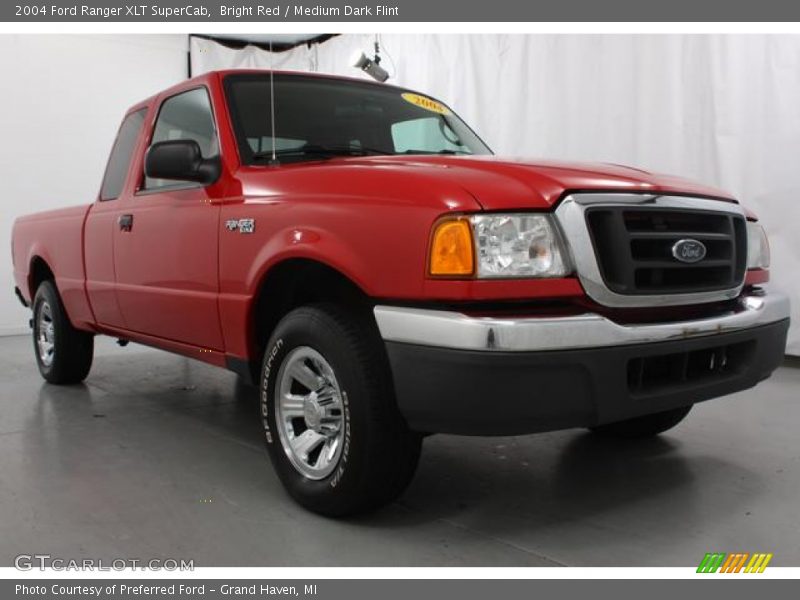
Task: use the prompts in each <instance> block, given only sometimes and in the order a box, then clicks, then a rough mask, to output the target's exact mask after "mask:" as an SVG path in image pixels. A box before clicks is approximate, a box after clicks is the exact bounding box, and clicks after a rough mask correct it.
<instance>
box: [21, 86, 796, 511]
mask: <svg viewBox="0 0 800 600" xmlns="http://www.w3.org/2000/svg"><path fill="white" fill-rule="evenodd" d="M13 260H14V272H15V278H16V285H17V288H16V293H17V295H18V296H19V298H20V299H21V301H22V302H23V303H24V304H25V305H26V306H31V307H32V310H33V318H32V321H31V323H32V327H33V341H34V349H35V354H36V361H37V363H38V366H39V370H40V371H41V374H42V375H43V377H44V378H45V379H46V380H47V381H49V382H50V383H54V384H68V383H75V382H79V381H81V380H83V379H84V378H85V377H86V376H87V375H88V373H89V369H90V367H91V363H92V353H93V336H94V335H96V334H105V335H109V336H114V337H117V338H119V339H120V340H123V341H128V340H131V341H135V342H139V343H142V344H147V345H150V346H155V347H158V348H162V349H164V350H169V351H171V352H177V353H179V354H182V355H184V356H188V357H192V358H196V359H198V360H202V361H204V362H207V363H210V364H213V365H218V366H221V367H227V368H228V369H231V370H233V371H236V372H237V373H240V374H241V375H242V376H244V377H248V378H250V379H251V380H252V381H254V382H258V385H259V386H260V391H261V400H260V405H261V408H260V418H261V420H262V422H263V428H264V436H265V439H266V442H267V447H268V449H269V454H270V456H271V459H272V462H273V463H274V466H275V468H276V470H277V472H278V474H279V476H280V478H281V480H282V482H283V483H284V484H285V486H286V488H287V490H288V491H289V493H290V494H291V495H292V496H293V497H294V498H295V499H297V500H298V501H299V502H300V503H302V504H303V505H304V506H306V507H308V508H309V509H311V510H314V511H317V512H320V513H323V514H327V515H345V514H352V513H355V512H359V511H364V510H368V509H371V508H375V507H377V506H380V505H382V504H385V503H386V502H388V501H390V500H392V499H393V498H395V497H396V496H397V495H398V494H400V493H401V492H402V490H403V489H404V488H405V486H406V485H407V484H408V482H409V481H410V479H411V477H412V476H413V473H414V470H415V468H416V465H417V461H418V458H419V452H420V447H421V441H422V439H423V438H424V437H425V435H426V434H431V433H437V432H442V433H451V434H466V435H516V434H525V433H531V432H537V431H547V430H554V429H561V428H570V427H588V428H591V429H592V430H594V431H596V432H597V433H600V434H604V435H613V436H618V437H640V436H647V435H655V434H658V433H660V432H662V431H665V430H666V429H668V428H670V427H672V426H674V425H675V424H677V423H678V422H679V421H680V420H681V419H683V417H684V416H686V414H687V413H688V412H689V410H690V408H691V406H692V405H693V404H694V403H696V402H700V401H702V400H706V399H709V398H714V397H718V396H723V395H726V394H730V393H732V392H736V391H738V390H743V389H746V388H749V387H752V386H754V385H755V384H756V383H758V382H759V381H761V380H762V379H765V378H766V377H768V376H769V375H770V373H771V372H772V371H773V370H774V369H775V368H776V367H777V366H778V365H779V364H780V363H781V361H782V357H783V353H784V347H785V342H786V334H787V329H788V325H789V302H788V299H787V298H786V297H785V296H784V295H781V294H779V293H777V292H774V291H771V290H770V291H767V290H766V288H765V287H764V286H763V285H762V284H764V283H766V282H767V280H768V267H769V248H768V244H767V240H766V237H765V235H764V231H763V229H762V228H761V226H760V225H759V224H758V223H757V221H756V218H755V216H754V215H752V214H751V213H749V212H747V211H746V210H745V209H743V208H742V206H741V205H740V204H739V203H738V202H737V201H736V200H735V199H734V198H732V197H731V196H730V195H728V194H726V193H725V192H722V191H719V190H716V189H712V188H709V187H705V186H701V185H697V184H694V183H690V182H688V181H685V180H683V179H678V178H675V177H668V176H662V175H655V174H652V173H648V172H645V171H641V170H638V169H633V168H627V167H622V166H615V165H589V164H567V163H559V162H548V161H532V160H518V159H504V158H497V157H495V156H493V155H492V153H491V151H490V150H489V148H488V147H487V146H486V144H484V143H483V142H482V141H481V139H480V138H479V137H478V136H477V135H476V134H475V133H474V132H473V131H472V130H471V129H470V128H469V127H468V126H467V125H466V124H465V123H464V122H463V121H462V120H461V119H459V118H458V116H456V114H455V113H453V111H452V110H451V109H450V108H449V107H448V106H446V105H445V104H443V103H441V102H439V101H437V100H435V99H433V98H430V97H427V96H425V95H422V94H418V93H415V92H412V91H410V90H407V89H401V88H397V87H392V86H388V85H383V84H377V83H372V82H366V81H362V80H352V79H344V78H336V77H330V76H320V75H312V74H300V73H270V72H269V71H225V72H214V73H209V74H206V75H203V76H201V77H196V78H194V79H191V80H188V81H185V82H183V83H181V84H179V85H176V86H175V87H173V88H171V89H168V90H166V91H164V92H162V93H160V94H158V95H157V96H154V97H152V98H150V99H148V100H145V101H143V102H141V103H139V104H136V105H135V106H133V107H132V108H131V109H130V110H129V111H128V112H127V114H126V115H125V118H124V119H123V121H122V125H121V127H120V129H119V133H118V134H117V138H116V141H115V143H114V145H113V148H112V150H111V155H110V158H109V160H108V166H107V168H106V172H105V177H104V179H103V182H102V185H101V188H100V192H99V195H98V197H97V199H96V201H95V202H93V203H92V204H90V205H83V206H79V207H75V208H67V209H63V210H54V211H48V212H44V213H39V214H35V215H32V216H27V217H23V218H20V219H19V220H18V221H17V222H16V223H15V225H14V231H13Z"/></svg>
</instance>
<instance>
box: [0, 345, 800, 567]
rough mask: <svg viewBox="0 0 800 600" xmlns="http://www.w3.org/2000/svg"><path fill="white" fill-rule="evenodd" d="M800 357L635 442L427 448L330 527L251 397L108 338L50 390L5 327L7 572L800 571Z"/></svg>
mask: <svg viewBox="0 0 800 600" xmlns="http://www.w3.org/2000/svg"><path fill="white" fill-rule="evenodd" d="M798 390H800V369H797V368H791V367H785V368H782V369H780V370H779V371H778V372H777V373H776V375H775V376H774V377H773V379H771V380H770V381H768V382H766V383H764V384H762V385H761V386H760V387H759V388H757V390H756V391H751V392H747V393H742V394H738V395H736V396H732V397H729V398H727V399H725V400H722V401H712V402H709V403H706V404H704V405H700V406H698V407H696V408H695V410H694V412H693V414H692V415H691V416H690V418H689V419H688V420H687V421H686V422H685V423H683V424H682V425H680V426H679V427H678V428H677V429H676V430H674V431H673V432H671V433H669V434H667V435H664V436H662V437H661V438H660V439H656V440H650V441H647V442H639V443H629V444H619V443H611V442H607V441H602V440H598V439H595V438H593V437H592V436H590V435H587V434H585V433H583V432H582V431H577V430H576V431H567V432H559V433H552V434H544V435H537V436H527V437H521V438H496V439H480V438H475V439H469V438H458V437H451V436H435V437H431V438H429V439H427V440H426V442H425V447H424V451H423V458H422V461H421V464H420V468H419V471H418V474H417V477H416V479H415V480H414V482H413V483H412V485H411V487H410V488H409V490H408V491H407V493H406V494H405V495H404V496H403V497H402V498H401V499H400V501H399V502H397V503H395V504H394V505H392V506H390V507H388V508H387V509H385V510H384V511H382V512H380V513H378V514H374V515H371V516H369V517H364V518H359V519H354V520H349V521H338V522H337V521H330V520H326V519H323V518H321V517H317V516H315V515H312V514H309V513H307V512H305V511H304V510H302V509H300V508H298V507H297V506H296V505H295V504H293V503H292V502H291V501H290V500H289V498H288V497H287V496H286V495H285V494H284V492H283V490H282V489H281V486H280V484H279V483H278V480H277V478H276V476H275V475H274V474H273V472H272V469H271V467H270V465H269V463H268V459H267V457H266V454H265V451H264V449H263V448H262V446H261V439H260V432H259V423H258V419H257V418H256V413H257V405H256V399H255V393H254V390H252V389H250V388H247V387H245V386H243V385H241V384H239V383H238V382H237V379H236V377H235V376H234V375H232V374H230V373H228V372H225V371H222V370H219V369H214V368H212V367H207V366H205V365H202V364H200V363H196V362H192V361H189V360H186V359H183V358H180V357H176V356H173V355H170V354H166V353H162V352H158V351H154V350H149V349H146V348H143V347H141V346H135V345H131V346H129V347H128V348H125V349H121V348H117V347H116V346H115V345H114V344H113V341H112V340H108V339H99V340H98V350H97V356H96V359H95V366H94V369H93V371H92V373H91V375H90V376H89V379H88V380H87V382H86V385H85V386H83V385H81V386H74V387H68V388H56V387H52V386H48V385H45V384H44V383H43V382H42V381H41V380H40V378H39V375H38V373H37V372H36V368H35V365H34V359H33V356H32V351H31V348H30V341H29V339H28V338H26V337H13V338H1V339H0V411H2V412H1V413H0V566H11V564H12V561H13V557H14V556H16V555H17V554H33V553H47V554H51V555H53V556H60V557H64V558H83V557H93V558H107V559H111V558H117V557H120V558H151V557H162V558H163V557H173V558H187V559H189V558H192V559H194V560H195V564H196V565H197V566H261V565H266V566H272V565H274V566H278V565H295V566H313V565H352V566H359V565H397V566H401V565H411V566H414V565H419V566H434V565H437V566H445V565H485V566H512V565H528V566H541V565H544V566H552V565H580V566H607V565H615V566H616V565H618V566H650V565H652V566H690V565H696V564H697V563H698V562H699V561H700V559H701V558H702V556H703V554H704V553H705V552H707V551H711V550H716V551H723V552H731V551H748V552H752V551H761V552H773V553H774V555H775V558H774V559H773V563H772V564H773V565H781V566H800V435H798V431H799V430H800V427H798V426H799V425H800V402H799V400H800V397H798V396H799V395H798Z"/></svg>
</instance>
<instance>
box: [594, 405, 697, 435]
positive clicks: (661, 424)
mask: <svg viewBox="0 0 800 600" xmlns="http://www.w3.org/2000/svg"><path fill="white" fill-rule="evenodd" d="M690 410H692V407H691V405H690V406H681V407H680V408H674V409H672V410H665V411H664V412H659V413H654V414H652V415H644V416H643V417H636V418H634V419H628V420H627V421H618V422H617V423H608V424H607V425H598V426H597V427H590V429H591V430H592V432H593V433H597V434H600V435H604V436H607V437H616V438H627V439H633V438H646V437H652V436H654V435H658V434H659V433H663V432H665V431H667V430H668V429H672V428H673V427H675V426H676V425H677V424H678V423H680V422H681V421H683V419H684V418H685V417H686V415H688V414H689V411H690Z"/></svg>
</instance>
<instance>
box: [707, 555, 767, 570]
mask: <svg viewBox="0 0 800 600" xmlns="http://www.w3.org/2000/svg"><path fill="white" fill-rule="evenodd" d="M771 560H772V554H771V553H769V554H768V553H765V552H756V553H753V554H750V553H748V552H734V553H732V554H726V553H725V552H708V553H706V555H705V556H704V557H703V560H701V561H700V565H699V566H698V567H697V572H698V573H717V572H719V573H763V572H764V569H766V568H767V565H768V564H769V561H771Z"/></svg>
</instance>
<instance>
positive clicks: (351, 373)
mask: <svg viewBox="0 0 800 600" xmlns="http://www.w3.org/2000/svg"><path fill="white" fill-rule="evenodd" d="M371 325H372V324H371V323H370V322H369V321H367V319H366V318H364V317H362V316H361V315H359V314H357V313H355V312H352V311H349V310H346V309H344V308H341V307H339V306H336V305H327V304H324V305H312V306H306V307H302V308H298V309H296V310H294V311H292V312H290V313H289V314H288V315H286V316H285V317H284V318H283V319H282V320H281V322H280V323H279V324H278V326H277V327H276V328H275V331H274V333H273V334H272V337H271V338H270V341H269V343H268V344H267V350H266V352H265V355H264V362H263V365H262V370H261V416H262V424H263V426H264V432H265V437H266V441H267V448H268V451H269V455H270V458H271V459H272V462H273V464H274V466H275V469H276V471H277V473H278V476H279V477H280V479H281V481H282V483H283V485H284V486H285V487H286V489H287V490H288V492H289V494H290V495H291V496H292V497H293V498H294V499H295V500H297V501H298V502H299V503H300V504H302V505H303V506H305V507H306V508H308V509H309V510H312V511H314V512H317V513H320V514H323V515H327V516H337V517H338V516H345V515H351V514H356V513H361V512H366V511H369V510H372V509H375V508H378V507H380V506H382V505H385V504H387V503H388V502H391V501H392V500H394V499H395V498H396V497H397V496H399V495H400V494H401V493H402V492H403V490H404V489H405V488H406V486H407V485H408V483H409V482H410V481H411V478H412V477H413V475H414V471H415V470H416V466H417V462H418V459H419V453H420V446H421V436H420V435H419V434H416V433H414V432H411V431H409V430H408V428H407V426H406V424H405V421H404V420H403V418H402V416H401V415H400V413H399V411H398V409H397V406H396V404H395V401H394V393H393V387H392V383H391V374H390V370H389V366H388V361H387V359H386V356H385V351H384V349H383V348H382V346H381V340H380V337H379V336H378V333H377V331H376V330H375V328H374V326H371Z"/></svg>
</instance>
